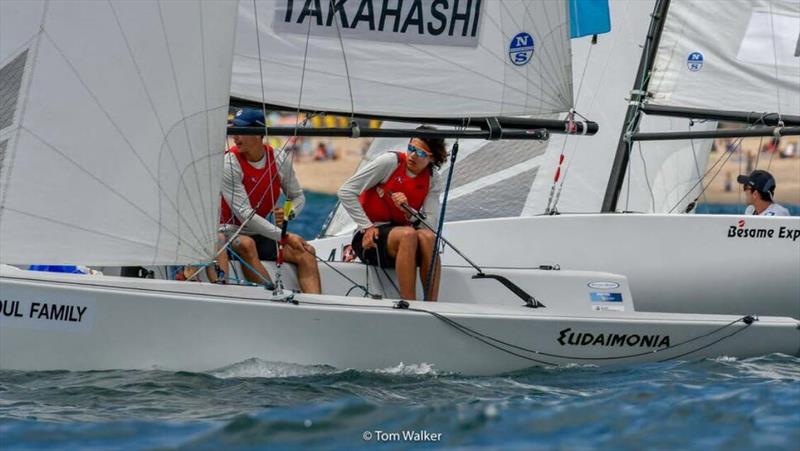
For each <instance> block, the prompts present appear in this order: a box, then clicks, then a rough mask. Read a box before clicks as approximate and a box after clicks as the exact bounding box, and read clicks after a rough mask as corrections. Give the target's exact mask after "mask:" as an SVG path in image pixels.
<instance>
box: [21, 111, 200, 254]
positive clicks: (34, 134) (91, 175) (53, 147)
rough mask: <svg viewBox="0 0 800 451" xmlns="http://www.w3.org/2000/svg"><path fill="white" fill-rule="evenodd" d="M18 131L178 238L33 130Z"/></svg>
mask: <svg viewBox="0 0 800 451" xmlns="http://www.w3.org/2000/svg"><path fill="white" fill-rule="evenodd" d="M20 130H24V131H26V132H28V134H30V135H31V136H32V137H34V138H36V139H37V140H38V141H39V142H41V143H42V144H44V145H45V146H46V147H47V148H49V149H50V150H52V151H53V152H55V153H57V154H58V155H60V156H61V157H62V158H64V159H65V160H66V161H68V162H70V163H72V165H73V166H75V167H76V168H78V169H79V170H80V171H82V172H83V173H85V174H86V175H88V176H89V177H90V178H91V179H93V180H95V181H96V182H97V183H99V184H100V185H101V186H103V187H105V188H106V189H108V191H109V192H111V193H113V194H115V195H116V196H117V197H119V198H120V199H122V200H123V201H125V203H127V204H128V205H130V206H131V207H133V208H134V209H135V210H137V211H139V212H140V213H141V214H142V216H144V217H146V218H148V219H150V220H151V221H153V222H154V223H155V224H157V225H158V226H159V227H163V228H164V229H165V230H166V231H167V232H169V233H170V234H172V235H173V236H174V237H176V238H177V237H178V235H177V234H176V233H175V232H174V231H172V230H171V229H169V228H168V227H165V226H164V225H163V224H161V223H159V222H158V220H157V219H155V218H153V217H152V216H150V215H149V214H148V213H147V211H146V210H145V209H143V208H141V207H140V206H138V205H136V204H135V203H134V202H133V201H131V200H130V199H128V198H127V197H126V196H125V195H124V194H122V193H120V192H119V191H117V190H116V189H114V187H113V186H111V185H109V184H107V183H106V182H105V181H103V180H102V179H100V178H99V177H97V176H96V175H94V174H93V173H92V172H91V171H89V170H87V169H86V168H84V167H83V166H81V165H80V164H79V163H77V162H76V161H74V160H72V159H71V158H70V157H69V156H68V155H67V154H66V153H64V152H62V151H61V150H60V149H59V148H58V147H56V146H54V145H52V144H50V143H49V142H47V140H45V139H44V138H42V137H41V136H39V135H38V134H36V133H35V132H34V131H33V130H30V129H28V128H26V127H24V126H20ZM193 250H194V251H196V252H197V251H198V250H197V249H196V248H194V249H193ZM198 253H200V254H201V255H202V252H198Z"/></svg>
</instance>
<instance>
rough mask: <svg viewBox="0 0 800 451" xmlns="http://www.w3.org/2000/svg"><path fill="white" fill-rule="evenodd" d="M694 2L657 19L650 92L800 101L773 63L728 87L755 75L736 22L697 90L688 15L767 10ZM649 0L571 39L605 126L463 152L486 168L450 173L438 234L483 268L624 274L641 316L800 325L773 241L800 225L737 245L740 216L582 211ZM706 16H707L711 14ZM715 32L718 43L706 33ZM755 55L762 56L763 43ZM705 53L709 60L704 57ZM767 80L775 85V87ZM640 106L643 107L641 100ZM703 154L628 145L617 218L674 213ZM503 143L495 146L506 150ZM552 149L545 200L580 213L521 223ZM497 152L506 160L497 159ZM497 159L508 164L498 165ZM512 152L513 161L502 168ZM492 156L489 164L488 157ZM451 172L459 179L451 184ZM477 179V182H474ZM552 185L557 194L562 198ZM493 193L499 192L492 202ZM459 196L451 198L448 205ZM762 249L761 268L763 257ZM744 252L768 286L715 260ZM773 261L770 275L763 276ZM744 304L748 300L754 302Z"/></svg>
mask: <svg viewBox="0 0 800 451" xmlns="http://www.w3.org/2000/svg"><path fill="white" fill-rule="evenodd" d="M699 3H700V4H701V5H700V6H698V5H697V4H695V3H693V2H679V1H678V2H675V1H674V2H672V3H671V6H670V12H671V13H670V14H669V15H667V18H666V24H665V27H666V29H665V33H666V34H667V36H666V37H665V38H664V39H665V40H662V41H661V42H662V44H661V46H660V47H659V51H658V52H656V55H657V57H656V60H655V68H654V70H653V74H655V77H656V78H655V79H654V80H653V82H656V83H657V85H658V88H656V89H657V91H656V94H654V96H655V97H661V98H673V97H674V98H680V97H692V96H696V97H697V98H704V99H706V100H705V102H707V103H708V102H713V101H714V98H713V97H712V96H709V95H708V93H707V92H704V91H703V89H704V86H706V85H708V84H714V85H715V89H719V88H716V87H718V86H727V88H726V89H727V91H728V92H729V93H735V92H736V89H738V88H737V87H738V86H742V87H743V88H742V89H744V90H745V91H746V92H749V93H751V94H747V95H746V96H748V95H749V96H750V97H751V98H753V99H758V101H759V103H758V104H753V103H750V104H742V105H744V106H747V107H752V108H756V109H757V110H759V111H779V110H780V111H785V110H781V108H785V107H786V106H785V105H784V106H781V105H779V104H777V98H778V97H777V96H776V95H774V94H773V93H774V92H780V94H781V95H780V98H781V99H783V100H782V102H787V101H788V102H789V103H790V104H796V103H797V102H798V100H797V99H798V95H800V94H798V89H797V87H796V86H794V89H793V90H792V89H790V88H791V87H792V86H791V84H790V83H789V84H787V83H785V81H786V78H791V77H793V76H794V77H795V78H796V79H800V64H795V65H794V66H786V67H783V68H782V69H780V70H779V71H778V72H777V74H778V78H779V80H778V81H776V80H775V74H776V72H775V69H774V68H770V66H765V65H761V66H759V68H758V69H757V71H758V73H759V74H760V77H762V78H761V79H759V80H760V81H758V82H753V83H750V84H746V83H745V84H743V83H742V82H741V81H740V76H739V74H742V73H743V74H745V76H747V77H750V76H751V75H750V74H751V72H753V70H751V69H750V68H749V67H748V65H746V64H744V63H743V62H736V61H737V60H736V59H735V54H736V52H738V48H739V46H740V44H741V45H745V44H746V45H750V44H751V41H750V40H749V39H745V34H744V33H745V30H744V28H745V27H742V28H741V30H740V31H741V36H738V37H731V36H728V34H730V33H731V32H730V31H727V32H725V33H727V34H723V36H726V42H727V44H726V46H725V49H726V52H727V54H720V55H719V56H717V57H716V58H715V60H717V61H726V62H730V63H729V64H728V65H727V66H726V69H725V76H721V77H719V78H717V77H715V76H713V75H714V73H712V76H710V77H709V76H707V75H703V76H702V77H703V80H704V81H703V82H702V83H698V82H697V81H694V80H692V79H691V77H693V76H694V72H693V71H690V70H689V68H688V67H687V65H686V58H688V55H689V54H690V53H692V52H691V51H689V50H688V49H689V48H690V47H691V48H694V49H696V48H700V47H695V45H699V44H696V43H695V44H692V43H691V42H694V41H692V40H693V39H695V38H694V36H706V35H708V34H714V33H716V31H715V28H718V27H717V26H712V25H714V24H710V23H708V22H706V21H703V20H700V19H699V18H697V15H696V11H698V9H697V8H700V9H699V10H702V11H705V14H703V17H704V18H712V17H716V15H715V14H716V11H717V10H722V9H724V10H725V11H726V12H725V14H729V15H730V14H733V15H737V16H739V19H738V20H739V21H740V22H743V23H744V22H747V20H749V19H747V18H748V17H750V16H751V15H752V16H753V17H756V16H758V15H759V14H761V11H764V10H765V8H766V10H768V7H769V6H770V3H765V4H761V5H753V6H752V7H747V8H732V9H728V8H727V6H725V5H724V4H723V2H699ZM654 5H655V2H637V1H633V2H624V1H615V2H611V12H612V24H613V26H612V31H611V33H609V34H608V35H602V36H600V38H599V40H598V43H597V44H596V45H591V44H590V41H589V39H588V38H584V39H583V40H580V39H578V40H574V46H573V48H574V49H575V56H574V57H573V64H574V67H575V71H574V74H575V75H576V80H575V81H574V83H573V84H574V85H575V86H583V87H582V88H580V90H579V93H578V94H577V96H576V101H577V107H578V110H579V111H585V112H587V115H589V116H591V117H592V118H601V119H602V120H601V123H602V124H603V127H601V130H600V131H599V133H598V134H597V135H596V136H594V137H592V138H591V139H582V138H580V137H575V136H561V135H553V136H551V139H550V140H549V142H548V143H547V144H546V150H544V153H545V154H544V155H542V152H543V148H544V147H545V146H544V145H530V144H521V146H522V148H523V149H525V150H527V151H525V150H519V146H520V145H517V144H513V145H509V144H507V143H505V142H502V141H501V142H497V143H489V144H487V145H485V147H484V148H483V149H484V150H483V152H485V153H483V154H481V151H480V150H477V149H476V148H475V147H470V146H467V147H466V148H465V149H466V150H465V153H466V154H467V156H465V157H464V158H463V159H462V162H466V161H468V160H469V159H470V158H474V159H475V160H478V161H482V164H481V165H476V166H478V167H483V168H485V171H483V172H480V170H479V171H478V174H477V175H476V174H475V173H470V174H465V173H460V172H459V171H456V179H455V182H454V183H455V184H456V186H458V185H459V184H460V183H462V182H463V183H464V186H471V187H473V188H474V190H473V191H471V192H470V195H469V197H467V198H468V199H469V201H468V202H464V203H463V204H461V205H459V203H458V199H455V201H454V202H453V203H452V207H451V208H449V209H448V212H447V215H448V216H447V218H448V220H451V221H456V222H452V223H450V224H448V226H447V234H448V235H449V236H451V237H458V238H459V239H458V241H457V242H458V243H459V244H460V245H461V246H463V248H465V249H468V253H469V254H470V255H471V256H473V257H474V258H475V259H476V261H478V262H482V263H484V264H487V265H496V266H512V267H537V266H538V265H541V264H554V263H558V264H560V265H561V267H564V268H570V269H579V268H581V269H599V268H607V269H611V268H613V271H615V272H619V273H622V274H626V275H628V277H629V278H630V280H631V285H632V287H631V289H632V291H633V293H634V295H635V296H637V298H638V299H640V306H641V307H642V308H645V309H648V310H659V311H681V312H697V311H699V312H709V313H710V312H729V313H734V312H735V313H743V312H746V311H758V312H760V313H764V314H767V313H771V314H784V315H790V316H793V317H798V316H800V305H798V304H797V302H796V300H797V299H798V298H800V280H798V279H797V278H796V277H795V274H797V273H798V272H800V252H798V245H800V242H798V241H792V240H781V239H779V238H777V237H778V234H779V231H780V230H781V227H783V228H785V229H786V230H796V229H800V220H798V219H797V218H783V219H777V220H775V221H772V222H762V219H760V218H751V219H747V221H746V222H747V224H748V227H749V226H751V224H753V225H752V227H755V228H768V229H770V230H773V233H774V235H775V238H774V239H771V240H758V241H755V240H751V241H749V242H748V241H746V240H739V241H736V240H733V239H731V238H730V237H729V236H728V234H729V233H730V229H731V227H733V228H734V229H736V228H737V227H740V226H739V222H738V221H739V219H740V218H738V217H724V216H715V217H711V216H702V215H690V216H683V215H682V216H677V215H670V216H660V215H647V216H628V215H626V216H621V215H587V213H592V212H600V211H601V210H602V208H603V200H604V198H603V197H604V192H605V190H606V186H607V184H608V181H609V174H610V172H611V169H612V162H613V160H614V155H615V152H616V149H617V143H618V141H619V137H620V134H621V130H622V127H623V126H624V123H623V121H624V118H625V110H626V109H627V108H628V102H627V100H626V99H628V98H629V97H630V91H631V87H632V86H634V81H635V80H634V77H635V72H634V68H635V67H636V65H637V62H638V61H639V59H640V58H641V55H642V48H641V47H640V44H641V43H642V42H644V41H645V36H646V34H647V29H648V27H649V17H650V14H651V13H652V12H653V6H654ZM673 8H675V9H673ZM796 9H797V8H796V5H788V3H787V2H783V3H782V6H781V7H776V8H775V9H774V10H775V11H776V12H778V11H780V12H781V14H782V15H787V14H788V17H794V18H795V19H793V20H795V21H797V20H800V19H797V18H798V17H800V14H798V12H797V11H796ZM673 12H674V14H675V15H674V16H673V15H672V13H673ZM690 19H692V20H690ZM708 20H709V21H712V22H714V20H713V19H708ZM714 23H715V24H716V23H717V22H714ZM723 23H725V22H719V24H723ZM696 28H698V29H696ZM699 28H702V30H699ZM782 30H783V31H781V33H782V36H783V38H781V39H784V38H786V37H787V36H790V35H792V33H793V32H800V25H797V26H796V27H795V28H792V27H788V28H787V27H784V28H782ZM793 30H794V31H793ZM762 31H763V30H762ZM751 34H752V33H751ZM770 35H771V34H770ZM714 36H715V39H717V38H716V36H717V35H716V34H714ZM794 36H795V37H796V36H797V33H795V34H794ZM776 39H777V38H776ZM784 40H785V39H784ZM687 41H688V42H687ZM699 42H716V41H714V40H713V39H710V38H709V39H708V40H706V39H700V41H699ZM760 42H761V45H766V44H765V42H766V43H769V42H771V41H769V40H768V41H760ZM679 44H680V45H679ZM681 46H682V47H681ZM767 48H769V49H771V48H772V45H769V46H768V47H767ZM780 48H782V49H784V50H783V51H784V52H786V51H790V50H791V51H792V52H793V51H794V50H793V49H790V48H788V47H786V46H785V45H784V46H782V47H780ZM703 49H704V48H703ZM703 51H705V52H706V54H708V55H710V54H712V53H713V52H711V51H706V50H703ZM720 51H721V50H717V52H720ZM664 55H667V56H664ZM676 55H678V56H676ZM679 55H684V56H682V57H681V56H679ZM668 57H671V58H672V60H679V61H681V64H677V63H672V65H673V66H674V67H673V68H672V69H671V70H672V75H670V77H669V79H671V80H673V81H672V82H671V83H670V84H666V83H664V82H662V81H660V80H661V77H664V75H663V74H664V73H665V72H668V71H667V70H666V69H665V68H664V67H665V64H666V62H667V61H670V59H669V58H668ZM718 70H719V69H715V71H718ZM583 73H585V74H586V75H585V76H584V77H582V78H577V77H578V75H577V74H583ZM683 80H688V81H683ZM776 84H777V87H778V88H777V89H778V91H774V89H775V87H774V86H775V85H776ZM764 86H771V88H764ZM764 89H767V90H768V91H769V92H770V95H767V96H760V97H759V96H758V92H760V91H764ZM728 96H729V98H730V100H727V101H726V102H729V103H720V104H719V107H725V108H733V107H734V105H733V103H732V102H733V100H734V99H733V97H735V95H733V96H732V95H731V94H729V95H728ZM644 108H645V110H646V109H647V106H645V107H644ZM691 124H693V125H691ZM715 128H716V122H715V121H713V120H704V121H694V122H691V121H690V120H689V119H687V118H683V117H682V118H677V117H659V116H651V115H648V116H645V117H643V118H642V121H641V124H640V128H639V130H641V131H643V132H648V131H656V130H659V131H664V130H673V131H689V130H695V131H712V130H714V129H715ZM396 144H397V143H396V142H395V143H392V144H389V143H387V142H376V143H375V144H374V146H373V149H371V150H370V153H369V154H368V157H371V156H372V154H373V152H376V153H377V152H380V151H384V150H386V149H388V148H389V147H391V146H392V145H396ZM504 144H505V146H504ZM710 148H711V140H710V139H708V138H706V139H695V140H692V141H664V142H650V141H648V142H646V143H636V144H635V145H634V146H633V148H632V149H633V151H632V152H631V155H630V159H629V160H628V161H629V164H628V165H626V166H624V167H623V168H622V169H624V171H622V172H621V174H622V177H623V179H621V185H620V186H621V187H622V189H621V191H620V193H619V199H618V201H617V202H616V207H615V208H616V210H617V211H622V210H624V211H639V212H654V213H682V212H683V211H684V209H685V207H686V206H687V205H688V204H689V203H690V202H692V201H693V200H694V199H695V198H697V196H698V195H699V194H700V193H701V191H702V188H703V186H704V184H705V183H709V182H708V181H702V179H703V175H704V174H705V172H706V164H705V163H706V161H707V159H708V152H709V150H710ZM506 149H507V152H504V151H505V150H506ZM470 152H473V153H474V155H473V154H471V153H470ZM562 152H563V153H564V154H565V155H566V163H565V165H564V169H566V171H565V172H562V176H561V183H563V185H561V184H559V185H557V191H556V192H557V193H558V194H557V198H558V202H557V203H556V202H555V201H553V203H554V204H556V205H557V209H558V210H559V211H561V212H565V213H581V214H579V215H563V216H561V217H541V216H538V217H537V216H533V215H540V214H542V213H544V212H545V210H546V207H547V204H548V201H549V200H551V199H552V198H551V197H550V192H551V189H552V187H553V179H552V174H554V173H555V170H556V166H557V164H558V161H559V157H560V155H561V154H562ZM501 153H503V154H504V155H503V156H499V155H500V154H501ZM509 156H510V157H511V158H512V160H511V161H509V160H505V158H506V157H509ZM515 156H516V158H517V159H515V160H514V159H513V158H515ZM492 161H495V162H497V163H494V164H488V163H487V162H492ZM511 168H516V169H517V171H514V170H513V169H511ZM562 171H563V169H562ZM523 174H525V175H523ZM459 176H461V177H463V178H461V179H460V180H459ZM481 177H483V180H484V181H485V183H480V182H479V180H481ZM523 177H524V179H525V180H526V184H525V186H520V185H519V184H517V183H516V182H517V181H519V180H520V179H521V178H523ZM565 179H566V181H565ZM531 181H532V183H531ZM562 187H563V191H560V189H561V188H562ZM504 189H507V191H503V190H504ZM497 193H500V195H499V196H497V195H496V194H497ZM464 194H465V193H463V192H456V197H458V196H463V195H464ZM559 196H560V197H559ZM521 199H524V204H522V206H521V207H520V205H519V201H520V200H521ZM465 206H466V208H464V207H465ZM515 216H518V217H519V218H518V219H502V220H500V219H498V220H496V221H491V222H486V223H482V222H480V221H470V222H457V221H462V220H468V219H478V218H491V217H494V218H507V217H515ZM352 227H353V226H352V223H351V222H350V221H349V218H348V217H347V216H346V215H345V214H344V212H341V211H338V212H336V213H335V214H334V215H333V216H332V220H331V222H330V224H329V226H328V228H327V229H326V230H325V231H324V235H328V236H337V235H338V236H339V237H337V238H329V239H323V240H320V241H319V244H318V245H317V247H318V248H320V249H322V250H323V252H321V253H322V254H323V255H328V253H329V252H330V251H335V252H340V250H341V247H342V246H343V244H344V243H345V242H347V240H348V239H349V236H348V234H349V233H350V231H351V230H352ZM734 231H735V230H734ZM496 237H503V239H496ZM654 237H658V239H654ZM451 239H452V238H451ZM487 239H488V240H491V246H486V245H485V243H486V240H487ZM767 255H768V256H769V259H770V261H771V264H767V263H766V261H765V259H766V258H767V257H766V256H767ZM743 256H746V257H743ZM742 258H746V259H747V260H748V261H764V264H762V265H757V268H762V269H757V270H756V271H757V273H758V274H760V275H761V277H763V278H768V279H769V280H772V281H774V282H775V284H771V286H770V287H763V286H760V285H756V284H752V283H750V280H751V278H752V277H753V276H754V274H753V269H752V267H750V266H748V267H746V268H745V267H740V266H736V265H733V264H730V265H729V264H726V263H725V262H729V261H730V262H732V261H738V260H739V259H742ZM443 261H444V262H445V264H453V265H460V264H463V261H462V260H461V259H460V258H459V257H457V256H455V255H453V254H452V253H448V252H447V251H445V253H444V254H443ZM776 267H777V268H781V269H780V270H778V271H773V270H772V269H771V268H776ZM721 268H724V269H721ZM756 277H758V276H756ZM764 290H766V292H765V291H764ZM701 297H702V300H700V298H701ZM756 299H757V300H758V301H754V300H756Z"/></svg>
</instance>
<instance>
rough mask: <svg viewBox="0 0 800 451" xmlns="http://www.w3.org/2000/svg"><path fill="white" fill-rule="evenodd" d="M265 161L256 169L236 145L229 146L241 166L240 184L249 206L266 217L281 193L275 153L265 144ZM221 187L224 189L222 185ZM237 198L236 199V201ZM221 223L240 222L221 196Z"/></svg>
mask: <svg viewBox="0 0 800 451" xmlns="http://www.w3.org/2000/svg"><path fill="white" fill-rule="evenodd" d="M264 151H265V152H266V156H267V161H266V163H265V164H264V167H263V168H261V169H257V168H255V167H253V166H252V165H251V164H250V162H248V161H247V158H245V157H244V155H242V154H241V153H240V152H239V149H238V148H236V146H233V147H231V148H230V149H229V150H228V152H230V153H232V154H233V155H235V156H236V159H237V160H239V166H241V168H242V185H244V190H245V191H246V192H247V197H248V198H249V199H250V206H251V207H253V208H254V209H255V210H256V214H257V215H259V216H262V217H266V216H267V215H268V214H269V213H270V212H271V211H272V209H273V208H274V207H275V202H277V201H278V197H279V196H280V195H281V176H280V173H279V172H278V165H277V163H276V162H275V154H274V153H273V151H272V147H271V146H268V145H265V146H264ZM222 189H225V187H224V186H223V187H222ZM238 200H239V199H236V201H238ZM219 216H220V219H219V221H220V223H221V224H241V222H239V219H238V218H237V217H236V215H234V214H233V212H232V211H231V207H230V206H229V205H228V203H227V202H225V198H224V197H223V198H222V200H221V206H220V210H219Z"/></svg>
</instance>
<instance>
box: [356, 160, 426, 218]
mask: <svg viewBox="0 0 800 451" xmlns="http://www.w3.org/2000/svg"><path fill="white" fill-rule="evenodd" d="M396 155H397V160H398V164H397V168H396V169H395V170H394V172H392V175H391V176H389V180H388V181H387V182H386V183H382V184H378V185H375V186H373V187H372V188H370V189H368V190H366V191H364V192H363V193H361V195H360V196H358V201H359V202H360V203H361V207H362V208H363V209H364V213H366V214H367V217H368V218H369V220H370V221H372V222H373V223H375V222H391V223H393V224H398V225H409V224H411V223H410V222H409V221H408V219H407V218H406V214H405V212H404V211H403V210H401V209H400V208H398V207H397V206H396V205H395V204H394V202H393V201H392V194H391V193H403V194H405V195H406V197H407V198H408V205H409V206H410V207H411V208H413V209H415V210H419V209H420V208H422V204H423V203H424V202H425V197H426V196H427V195H428V191H429V190H430V181H431V172H430V170H428V169H427V168H426V169H425V170H424V171H422V172H421V173H419V174H418V175H417V176H416V177H409V176H408V174H407V173H406V159H407V158H408V156H407V155H406V154H405V153H401V152H396Z"/></svg>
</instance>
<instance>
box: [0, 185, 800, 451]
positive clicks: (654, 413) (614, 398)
mask: <svg viewBox="0 0 800 451" xmlns="http://www.w3.org/2000/svg"><path fill="white" fill-rule="evenodd" d="M334 204H335V198H334V197H333V196H326V195H319V194H314V193H310V194H308V195H307V206H306V210H305V211H304V212H303V214H302V215H300V216H299V217H298V219H297V220H296V221H295V222H294V223H292V224H291V227H292V230H293V231H294V232H295V233H299V234H301V235H303V236H304V237H306V238H313V237H315V236H316V234H317V233H318V231H319V229H320V227H321V225H322V223H323V222H324V220H325V218H326V217H327V214H328V212H329V211H330V209H331V208H332V207H333V205H334ZM711 208H712V209H714V208H717V207H714V206H711ZM733 213H736V212H733ZM399 345H402V344H399ZM415 433H416V434H417V435H416V436H415V435H414V434H415ZM415 439H416V441H415ZM797 443H800V358H798V357H792V356H786V355H780V354H776V355H770V356H765V357H759V358H753V359H746V360H736V359H730V358H719V359H712V360H703V361H694V362H668V363H658V364H647V365H634V366H625V367H611V368H598V367H593V366H571V367H559V368H531V369H529V370H526V371H522V372H517V373H513V374H506V375H501V376H494V377H465V376H462V375H458V374H448V373H442V372H439V371H437V370H436V368H435V367H432V366H430V365H398V366H397V367H393V368H383V369H376V370H374V371H354V370H336V369H333V368H330V367H325V366H300V365H293V364H287V363H280V362H265V361H260V360H255V359H251V360H247V361H244V362H231V365H230V366H227V367H225V368H218V369H213V370H210V371H208V372H203V373H189V372H173V371H165V370H159V369H153V370H150V371H88V372H67V371H47V372H20V371H8V370H2V371H0V450H2V451H6V450H76V449H92V450H108V449H137V450H138V449H158V450H164V449H200V450H206V449H207V450H228V449H247V450H250V449H253V450H255V449H301V450H306V449H341V450H351V449H432V448H440V447H444V448H450V449H477V448H490V449H518V450H530V449H609V450H612V449H613V450H639V449H681V450H683V449H690V450H709V449H726V450H728V449H733V450H738V449H748V450H749V449H764V450H797V449H798V446H797Z"/></svg>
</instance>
